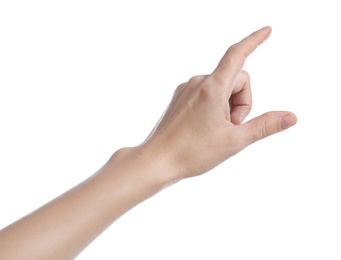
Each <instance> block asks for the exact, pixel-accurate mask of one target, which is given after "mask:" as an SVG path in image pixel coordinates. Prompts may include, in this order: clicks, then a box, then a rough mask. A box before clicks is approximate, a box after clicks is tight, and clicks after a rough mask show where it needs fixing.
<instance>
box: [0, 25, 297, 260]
mask: <svg viewBox="0 0 341 260" xmlns="http://www.w3.org/2000/svg"><path fill="white" fill-rule="evenodd" d="M270 33H271V28H270V27H264V28H263V29H261V30H258V31H256V32H254V33H252V34H251V35H249V36H248V37H246V38H244V39H243V40H241V41H240V42H238V43H236V44H234V45H232V46H231V47H230V48H229V49H228V50H227V52H226V53H225V55H224V56H223V58H222V59H221V61H220V62H219V64H218V66H217V67H216V68H215V69H214V71H213V72H212V73H211V74H209V75H202V76H194V77H192V78H191V79H190V80H189V81H188V82H186V83H183V84H181V85H179V86H178V88H177V89H176V91H175V93H174V96H173V99H172V101H171V103H170V105H169V106H168V108H167V110H166V112H165V113H164V115H163V117H162V118H161V119H160V121H159V123H158V124H157V125H156V126H155V128H154V130H153V131H152V133H151V134H150V135H149V136H148V138H147V139H146V140H145V141H144V142H143V143H142V144H140V145H138V146H135V147H129V148H122V149H120V150H118V151H117V152H115V153H114V154H113V155H112V156H111V158H110V159H109V160H108V161H107V163H106V164H105V165H104V166H103V167H102V168H100V169H99V170H98V171H97V172H96V173H95V174H93V175H92V176H90V177H89V178H88V179H86V180H85V181H83V182H82V183H80V184H78V185H77V186H75V187H74V188H72V189H71V190H69V191H67V192H65V193H64V194H62V195H60V196H59V197H57V198H56V199H54V200H52V201H51V202H49V203H47V204H46V205H44V206H42V207H41V208H39V209H37V210H35V211H34V212H32V213H31V214H29V215H27V216H25V217H23V218H21V219H20V220H18V221H16V222H14V223H12V224H11V225H9V226H7V227H5V228H4V229H2V230H0V259H73V258H75V257H76V256H77V255H78V254H79V253H80V252H81V251H82V250H83V249H84V248H85V247H86V246H88V245H89V244H90V243H91V242H92V241H93V240H94V239H95V238H96V237H97V236H99V235H100V234H101V233H102V232H103V231H104V230H105V229H106V228H108V227H109V226H110V225H111V224H112V223H113V222H114V221H115V220H117V219H118V218H119V217H121V216H122V215H123V214H124V213H125V212H127V211H128V210H130V209H131V208H133V207H134V206H136V205H137V204H139V203H141V202H142V201H144V200H146V199H148V198H149V197H151V196H153V195H154V194H156V193H157V192H159V191H161V190H162V189H164V188H165V187H167V186H169V185H172V184H174V183H176V182H178V181H180V180H182V179H185V178H189V177H194V176H198V175H201V174H203V173H205V172H207V171H209V170H210V169H212V168H214V167H216V166H217V165H219V164H220V163H222V162H224V161H225V160H227V159H228V158H229V157H231V156H233V155H235V154H236V153H238V152H240V151H241V150H243V149H244V148H245V147H247V146H248V145H250V144H252V143H254V142H256V141H258V140H261V139H263V138H265V137H267V136H270V135H272V134H275V133H278V132H281V131H283V130H285V129H287V128H289V127H291V126H293V125H295V124H296V121H297V119H296V116H295V115H294V114H293V113H291V112H288V111H272V112H267V113H265V114H263V115H261V116H259V117H256V118H253V119H251V120H249V121H247V122H245V123H243V121H244V119H245V117H246V116H247V115H248V114H249V112H250V110H251V105H252V95H251V88H250V79H249V76H248V74H247V73H246V72H245V71H243V70H242V68H243V65H244V62H245V59H246V58H247V57H248V56H249V55H250V54H251V53H252V52H253V51H254V50H255V49H256V48H257V47H258V46H259V45H260V44H261V43H263V42H264V41H265V40H266V39H267V38H268V37H269V36H270Z"/></svg>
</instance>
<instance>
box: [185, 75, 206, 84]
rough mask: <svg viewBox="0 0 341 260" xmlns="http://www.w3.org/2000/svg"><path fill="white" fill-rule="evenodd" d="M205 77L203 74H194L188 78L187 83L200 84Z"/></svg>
mask: <svg viewBox="0 0 341 260" xmlns="http://www.w3.org/2000/svg"><path fill="white" fill-rule="evenodd" d="M205 78H206V76H205V75H196V76H193V77H191V78H190V79H189V80H188V84H190V85H198V84H200V83H201V82H202V81H203V80H204V79H205Z"/></svg>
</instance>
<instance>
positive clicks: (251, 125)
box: [239, 111, 297, 146]
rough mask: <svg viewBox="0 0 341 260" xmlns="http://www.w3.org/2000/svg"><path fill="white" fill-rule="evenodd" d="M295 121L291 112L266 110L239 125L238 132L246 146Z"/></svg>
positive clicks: (289, 125)
mask: <svg viewBox="0 0 341 260" xmlns="http://www.w3.org/2000/svg"><path fill="white" fill-rule="evenodd" d="M296 122H297V118H296V116H295V115H294V114H293V113H291V112H287V111H273V112H267V113H265V114H263V115H261V116H259V117H256V118H254V119H251V120H250V121H248V122H246V123H244V124H242V125H240V126H239V127H240V130H239V133H240V134H242V135H243V136H242V139H241V140H245V142H246V143H245V146H247V145H249V144H252V143H254V142H256V141H258V140H261V139H263V138H265V137H268V136H270V135H273V134H276V133H278V132H281V131H283V130H285V129H287V128H289V127H291V126H294V125H295V124H296Z"/></svg>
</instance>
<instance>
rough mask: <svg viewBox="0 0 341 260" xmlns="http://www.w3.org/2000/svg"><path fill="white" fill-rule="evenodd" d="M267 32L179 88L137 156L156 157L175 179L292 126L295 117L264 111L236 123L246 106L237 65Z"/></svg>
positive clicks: (243, 76) (244, 78) (246, 88)
mask: <svg viewBox="0 0 341 260" xmlns="http://www.w3.org/2000/svg"><path fill="white" fill-rule="evenodd" d="M270 33H271V28H270V27H265V28H263V29H261V30H259V31H256V32H254V33H252V34H251V35H249V36H248V37H246V38H245V39H243V40H242V41H240V42H238V43H236V44H234V45H232V46H231V47H230V48H229V49H228V50H227V52H226V54H225V55H224V57H223V58H222V59H221V61H220V62H219V64H218V66H217V68H216V69H215V70H214V71H213V72H212V73H211V74H210V75H203V76H194V77H192V78H191V79H190V80H189V81H188V82H186V83H182V84H181V85H179V86H178V88H177V89H176V91H175V93H174V96H173V99H172V101H171V103H170V105H169V107H168V109H167V110H166V112H165V113H164V115H163V117H162V118H161V119H160V121H159V123H158V124H157V125H156V126H155V128H154V130H153V131H152V133H151V134H150V135H149V137H148V138H147V140H146V141H145V142H144V143H143V144H142V145H141V146H139V147H138V149H139V150H140V151H143V152H142V153H141V154H145V151H147V153H148V156H149V157H150V156H151V154H153V156H154V158H155V159H157V158H162V161H163V162H166V164H165V163H163V166H166V167H167V168H168V169H169V173H170V174H171V179H173V180H178V179H182V178H186V177H192V176H196V175H199V174H202V173H204V172H207V171H208V170H210V169H212V168H214V167H215V166H217V165H218V164H220V163H222V162H223V161H225V160H226V159H228V158H229V157H231V156H232V155H234V154H236V153H238V152H239V151H241V150H242V149H243V148H245V147H246V146H248V145H250V144H252V143H254V142H256V141H258V140H260V139H263V138H265V137H267V136H269V135H272V134H275V133H277V132H280V131H282V130H284V129H287V128H288V127H290V126H293V125H294V124H295V123H296V121H297V119H296V116H295V115H294V114H292V113H290V112H286V111H276V112H267V113H265V114H263V115H262V116H259V117H257V118H254V119H252V120H250V121H248V122H246V123H243V124H242V122H243V120H244V119H245V117H246V116H247V115H248V114H249V112H250V110H251V106H252V95H251V88H250V79H249V75H248V73H247V72H246V71H243V70H242V67H243V65H244V62H245V59H246V58H247V57H248V56H249V55H250V54H251V53H252V52H253V51H254V50H255V49H256V48H257V47H258V45H260V44H261V43H263V42H264V41H265V40H266V39H267V38H268V37H269V36H270ZM149 152H151V153H149ZM165 158H166V159H165ZM149 159H150V158H149Z"/></svg>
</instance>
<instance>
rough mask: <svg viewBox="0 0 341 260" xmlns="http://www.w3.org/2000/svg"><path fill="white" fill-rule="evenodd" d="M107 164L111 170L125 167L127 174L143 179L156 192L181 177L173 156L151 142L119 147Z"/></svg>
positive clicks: (114, 170)
mask: <svg viewBox="0 0 341 260" xmlns="http://www.w3.org/2000/svg"><path fill="white" fill-rule="evenodd" d="M106 166H108V167H109V169H111V170H109V171H110V172H118V171H117V168H120V171H119V172H122V169H124V170H123V171H124V172H125V174H128V175H134V177H133V178H137V179H140V180H143V182H145V183H146V184H147V185H148V188H149V189H150V191H151V192H154V193H156V192H158V191H160V190H162V189H164V188H165V187H168V186H170V185H172V184H173V183H175V182H178V181H179V180H180V179H181V178H179V177H178V176H180V175H179V174H177V173H178V172H179V171H178V170H177V169H176V168H177V167H176V163H175V162H174V160H173V159H172V156H171V155H168V154H166V153H165V150H164V149H162V151H161V150H158V149H157V147H155V146H154V145H152V144H150V143H148V144H142V145H139V146H134V147H124V148H121V149H119V150H118V151H116V152H115V153H114V154H113V155H112V156H111V158H110V159H109V161H108V162H107V164H106Z"/></svg>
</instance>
